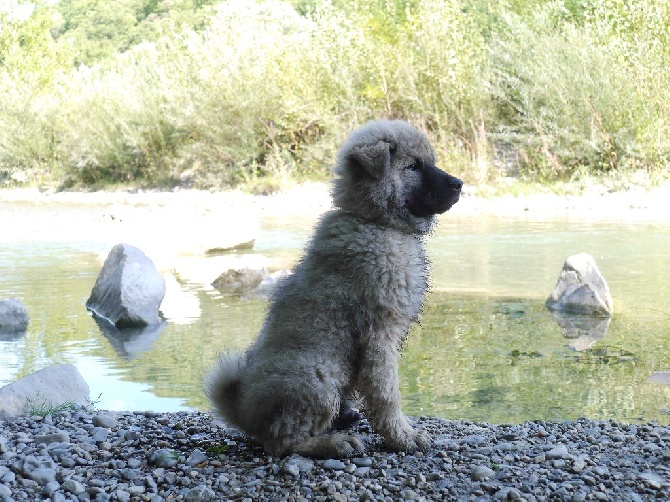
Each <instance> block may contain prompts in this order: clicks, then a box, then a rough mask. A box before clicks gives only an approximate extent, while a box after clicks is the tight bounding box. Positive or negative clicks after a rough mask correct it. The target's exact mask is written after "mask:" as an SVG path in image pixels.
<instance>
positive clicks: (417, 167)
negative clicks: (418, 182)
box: [405, 162, 421, 171]
mask: <svg viewBox="0 0 670 502" xmlns="http://www.w3.org/2000/svg"><path fill="white" fill-rule="evenodd" d="M405 170H406V171H421V162H414V163H412V164H410V165H408V166H405Z"/></svg>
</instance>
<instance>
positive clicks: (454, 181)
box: [449, 175, 463, 191]
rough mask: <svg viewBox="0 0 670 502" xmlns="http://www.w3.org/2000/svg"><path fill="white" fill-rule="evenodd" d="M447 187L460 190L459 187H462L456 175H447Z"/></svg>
mask: <svg viewBox="0 0 670 502" xmlns="http://www.w3.org/2000/svg"><path fill="white" fill-rule="evenodd" d="M449 188H452V189H453V190H459V191H460V189H461V188H463V182H462V181H461V180H459V179H458V178H457V177H456V176H451V175H449Z"/></svg>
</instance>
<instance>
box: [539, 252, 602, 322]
mask: <svg viewBox="0 0 670 502" xmlns="http://www.w3.org/2000/svg"><path fill="white" fill-rule="evenodd" d="M545 305H546V306H547V308H549V309H550V310H555V311H559V312H569V313H572V314H581V315H590V316H596V317H608V316H610V315H612V312H613V302H612V295H611V294H610V290H609V287H608V286H607V282H606V281H605V279H604V277H603V276H602V274H601V273H600V270H599V269H598V266H597V265H596V262H595V260H594V259H593V257H592V256H591V255H590V254H588V253H579V254H576V255H572V256H569V257H568V259H567V260H565V264H564V265H563V270H561V273H560V275H559V277H558V282H557V283H556V287H555V288H554V290H553V291H552V292H551V294H550V295H549V298H547V301H546V303H545Z"/></svg>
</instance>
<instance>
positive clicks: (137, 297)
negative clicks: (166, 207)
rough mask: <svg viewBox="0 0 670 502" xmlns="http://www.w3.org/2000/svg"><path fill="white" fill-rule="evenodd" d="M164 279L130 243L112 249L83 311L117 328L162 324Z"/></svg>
mask: <svg viewBox="0 0 670 502" xmlns="http://www.w3.org/2000/svg"><path fill="white" fill-rule="evenodd" d="M164 296H165V280H164V279H163V277H162V276H161V275H160V273H159V272H158V270H157V269H156V267H155V266H154V264H153V262H152V261H151V259H149V258H148V257H147V256H146V255H145V254H144V253H143V252H142V250H141V249H139V248H136V247H135V246H131V245H130V244H117V245H116V246H114V247H113V248H112V250H111V251H110V253H109V255H108V256H107V259H106V260H105V264H104V265H103V266H102V270H101V271H100V274H99V275H98V279H97V280H96V282H95V285H94V286H93V290H92V291H91V296H90V297H89V299H88V301H87V302H86V308H88V309H89V310H90V311H92V312H93V313H94V314H96V315H97V316H99V317H102V318H104V319H107V320H108V321H109V322H111V323H112V324H113V325H114V326H116V327H117V328H120V329H121V328H127V327H142V326H148V325H151V324H155V323H159V322H161V321H162V319H161V316H160V312H159V308H160V304H161V302H162V301H163V297H164Z"/></svg>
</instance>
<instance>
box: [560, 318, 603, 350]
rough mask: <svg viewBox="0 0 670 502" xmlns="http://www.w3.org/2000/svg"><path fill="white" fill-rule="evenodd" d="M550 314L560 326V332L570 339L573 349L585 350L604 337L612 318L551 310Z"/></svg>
mask: <svg viewBox="0 0 670 502" xmlns="http://www.w3.org/2000/svg"><path fill="white" fill-rule="evenodd" d="M552 316H553V317H554V319H556V322H557V323H558V325H559V326H560V327H561V333H562V334H563V336H564V337H565V338H568V339H570V346H571V347H573V348H574V349H575V350H586V349H588V348H591V347H592V346H593V344H594V343H595V342H596V341H597V340H600V339H602V338H605V335H606V334H607V330H608V329H609V327H610V322H611V321H612V319H610V318H609V317H591V316H583V315H582V316H579V315H570V314H566V313H564V312H552Z"/></svg>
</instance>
